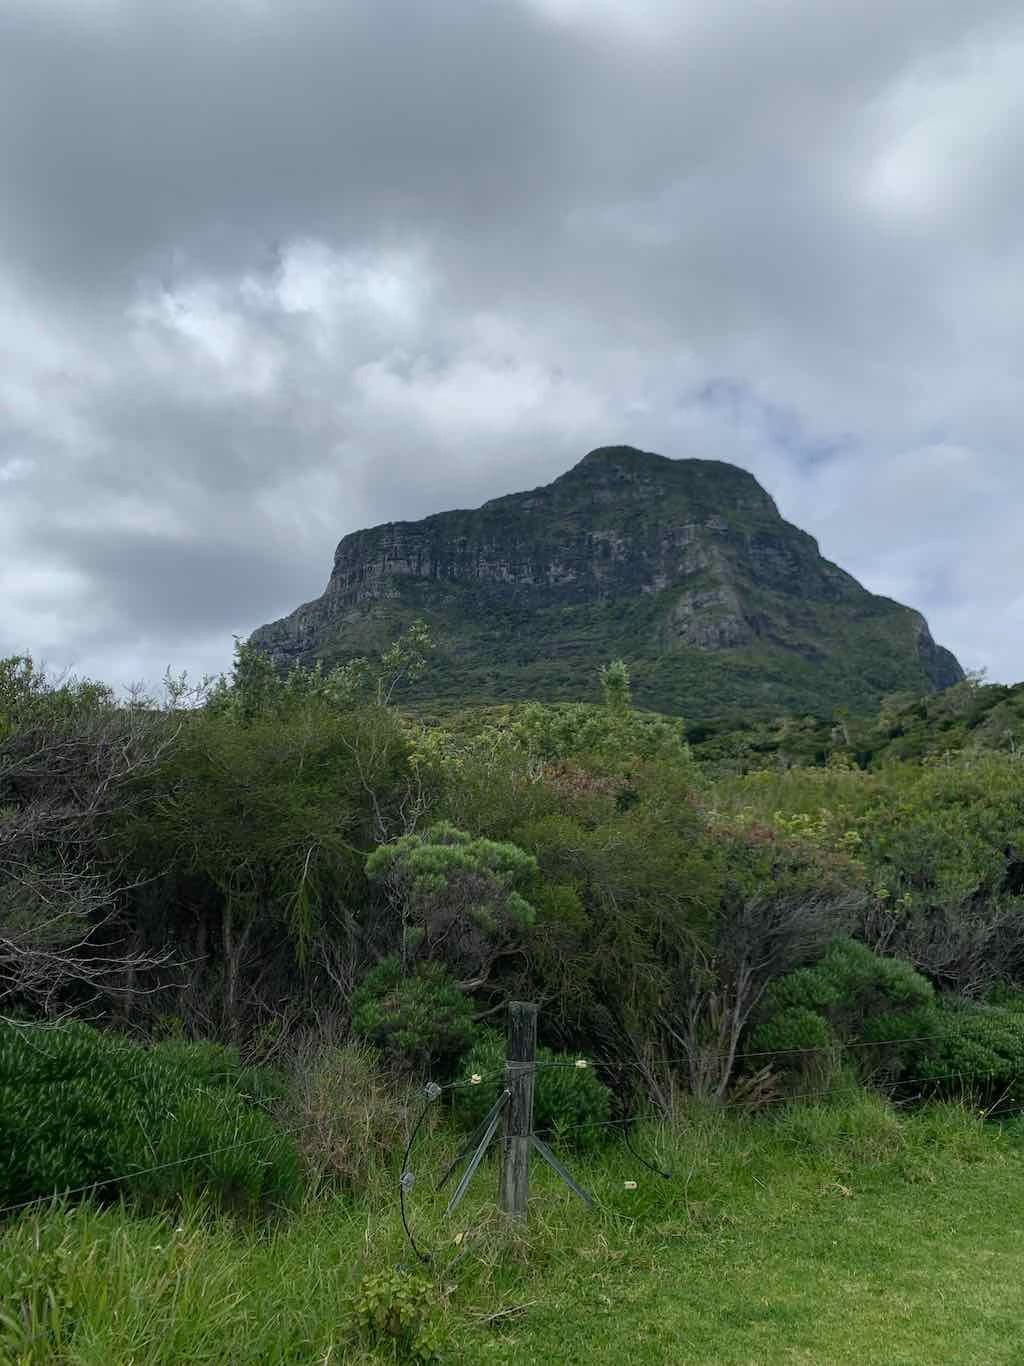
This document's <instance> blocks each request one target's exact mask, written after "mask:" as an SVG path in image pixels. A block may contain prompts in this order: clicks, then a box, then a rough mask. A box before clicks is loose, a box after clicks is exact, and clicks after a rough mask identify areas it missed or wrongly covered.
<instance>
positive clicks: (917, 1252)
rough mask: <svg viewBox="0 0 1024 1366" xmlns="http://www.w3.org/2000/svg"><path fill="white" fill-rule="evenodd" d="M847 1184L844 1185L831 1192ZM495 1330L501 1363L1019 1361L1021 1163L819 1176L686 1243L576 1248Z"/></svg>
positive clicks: (1023, 1349)
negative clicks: (501, 1334) (928, 1179)
mask: <svg viewBox="0 0 1024 1366" xmlns="http://www.w3.org/2000/svg"><path fill="white" fill-rule="evenodd" d="M844 1190H845V1191H850V1192H851V1193H850V1194H849V1195H847V1194H845V1193H844ZM575 1261H576V1264H575V1265H571V1264H567V1265H566V1266H565V1267H564V1269H563V1274H562V1275H560V1276H559V1277H557V1278H556V1279H555V1281H554V1283H553V1284H549V1285H548V1286H547V1287H546V1293H545V1294H544V1297H543V1299H542V1301H541V1303H540V1304H538V1305H536V1306H534V1307H533V1308H531V1309H530V1310H528V1311H527V1314H528V1317H527V1318H526V1321H525V1323H524V1325H523V1327H522V1328H521V1329H520V1330H519V1331H518V1332H515V1333H513V1334H510V1335H509V1336H508V1338H507V1339H506V1342H505V1345H504V1348H503V1352H502V1355H501V1356H500V1357H495V1356H494V1355H491V1356H489V1357H482V1358H481V1359H489V1360H496V1359H504V1360H506V1361H509V1362H531V1361H550V1362H565V1363H576V1362H579V1363H595V1362H618V1361H632V1362H634V1363H640V1362H694V1363H697V1362H709V1363H710V1362H722V1363H737V1366H738V1363H761V1362H815V1363H826V1362H836V1363H840V1362H841V1363H847V1362H849V1363H861V1364H862V1366H868V1363H879V1366H883V1363H884V1364H885V1366H897V1363H907V1364H908V1366H909V1363H915V1364H916V1363H938V1362H946V1363H952V1362H961V1363H965V1366H966V1363H979V1366H980V1363H996V1362H1021V1361H1024V1172H1021V1171H1019V1170H1018V1171H1014V1172H1013V1173H1012V1174H1011V1173H1008V1172H1007V1171H1005V1170H1001V1169H998V1168H997V1169H990V1168H988V1167H975V1168H969V1169H966V1170H960V1171H956V1172H953V1171H950V1172H948V1173H947V1174H946V1176H945V1179H943V1180H942V1181H939V1182H936V1183H935V1184H929V1185H926V1186H918V1185H907V1186H900V1185H898V1184H897V1183H894V1182H893V1181H891V1180H888V1181H887V1180H881V1181H880V1180H876V1181H874V1183H872V1181H871V1179H870V1175H868V1174H866V1175H865V1179H864V1182H863V1184H862V1185H861V1186H860V1187H859V1188H851V1187H849V1186H844V1189H839V1188H838V1186H836V1185H833V1186H831V1187H828V1186H823V1188H822V1189H821V1191H820V1192H819V1193H818V1194H817V1195H815V1194H814V1193H812V1192H809V1191H808V1192H805V1193H804V1194H803V1197H802V1198H799V1199H795V1200H793V1201H791V1202H788V1204H787V1202H786V1201H772V1200H764V1201H760V1202H758V1201H754V1202H752V1205H751V1208H750V1209H749V1211H746V1212H744V1213H743V1214H742V1215H740V1216H738V1217H737V1219H736V1222H735V1223H734V1224H732V1225H731V1226H727V1227H725V1228H723V1229H722V1230H721V1231H720V1232H719V1233H717V1234H715V1235H712V1236H708V1237H706V1238H705V1239H703V1240H702V1241H701V1242H700V1244H699V1245H698V1246H694V1244H693V1240H692V1238H690V1237H688V1236H687V1235H686V1234H685V1233H683V1232H680V1234H678V1235H676V1236H673V1233H672V1231H671V1229H670V1228H666V1229H665V1230H664V1231H663V1234H662V1236H661V1239H660V1241H657V1240H656V1241H655V1246H654V1247H652V1248H651V1249H650V1250H647V1249H645V1250H644V1252H642V1253H634V1254H633V1255H631V1256H630V1257H629V1258H628V1259H626V1258H624V1259H623V1261H622V1262H621V1263H620V1264H619V1265H618V1266H615V1265H612V1266H611V1267H609V1266H608V1265H607V1264H605V1265H599V1266H594V1265H593V1262H594V1261H598V1262H601V1261H604V1262H605V1263H606V1262H607V1257H604V1258H602V1257H601V1256H600V1254H598V1255H597V1256H596V1257H594V1256H593V1254H591V1253H590V1252H589V1250H587V1249H581V1255H579V1256H578V1257H577V1258H576V1259H575Z"/></svg>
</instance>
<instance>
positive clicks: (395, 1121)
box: [287, 1043, 409, 1193]
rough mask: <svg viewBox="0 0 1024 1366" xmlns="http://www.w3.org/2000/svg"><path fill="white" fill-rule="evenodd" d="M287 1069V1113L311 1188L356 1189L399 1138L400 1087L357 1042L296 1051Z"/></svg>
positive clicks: (404, 1112)
mask: <svg viewBox="0 0 1024 1366" xmlns="http://www.w3.org/2000/svg"><path fill="white" fill-rule="evenodd" d="M291 1071H292V1077H291V1085H290V1088H289V1095H288V1101H287V1109H288V1113H289V1118H294V1119H295V1121H296V1127H297V1130H298V1132H297V1134H296V1143H297V1144H298V1147H299V1151H300V1152H301V1154H302V1156H303V1158H304V1160H305V1163H306V1166H307V1169H308V1172H309V1178H310V1184H311V1186H312V1188H313V1190H314V1191H315V1192H317V1193H320V1192H323V1191H325V1190H342V1191H345V1192H348V1193H355V1192H359V1191H362V1190H363V1189H365V1187H366V1185H367V1184H368V1182H369V1180H370V1178H371V1176H372V1174H373V1172H374V1171H375V1170H379V1169H381V1168H384V1167H385V1166H388V1165H389V1164H391V1163H393V1162H394V1158H395V1152H396V1150H398V1149H400V1146H401V1144H402V1143H404V1142H405V1140H406V1137H407V1128H408V1119H409V1105H408V1087H407V1085H405V1084H403V1083H401V1082H399V1081H398V1079H397V1078H395V1077H393V1076H389V1075H387V1074H386V1073H385V1072H384V1071H383V1070H382V1068H381V1065H380V1057H379V1055H378V1054H377V1053H376V1052H375V1051H374V1050H373V1049H371V1048H367V1047H365V1046H363V1045H359V1044H347V1045H344V1046H342V1047H328V1048H323V1047H321V1046H319V1045H318V1044H316V1043H313V1044H311V1045H310V1046H309V1047H307V1048H305V1049H303V1048H301V1047H300V1049H299V1051H298V1053H297V1055H296V1056H294V1058H293V1062H292V1068H291Z"/></svg>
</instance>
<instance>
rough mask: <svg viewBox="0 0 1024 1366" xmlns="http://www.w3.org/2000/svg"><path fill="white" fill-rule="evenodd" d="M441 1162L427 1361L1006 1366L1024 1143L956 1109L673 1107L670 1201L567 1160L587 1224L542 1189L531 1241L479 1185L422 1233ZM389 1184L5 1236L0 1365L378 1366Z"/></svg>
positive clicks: (424, 1183)
mask: <svg viewBox="0 0 1024 1366" xmlns="http://www.w3.org/2000/svg"><path fill="white" fill-rule="evenodd" d="M451 1142H452V1140H451V1138H450V1137H449V1136H447V1135H446V1134H445V1133H444V1132H440V1131H439V1132H437V1133H435V1134H434V1135H428V1136H427V1139H426V1141H425V1144H424V1146H423V1147H422V1148H421V1149H420V1150H419V1151H418V1153H417V1154H416V1156H415V1159H414V1162H413V1166H414V1169H415V1171H416V1174H417V1184H416V1187H415V1189H414V1193H413V1197H412V1200H411V1202H410V1203H411V1207H412V1213H413V1220H414V1230H415V1232H416V1234H417V1236H418V1237H419V1238H420V1239H421V1240H422V1241H423V1243H424V1245H425V1246H427V1247H428V1248H430V1249H431V1251H432V1252H434V1254H435V1256H436V1261H435V1264H434V1266H433V1267H432V1268H431V1270H430V1272H429V1273H428V1278H429V1281H430V1284H431V1292H430V1294H431V1299H432V1302H433V1304H434V1311H433V1313H434V1317H435V1318H436V1321H437V1323H438V1325H439V1328H440V1332H441V1334H442V1338H443V1343H444V1348H443V1352H442V1355H441V1358H440V1359H441V1360H444V1361H452V1362H469V1363H476V1362H480V1363H484V1362H509V1363H516V1362H523V1363H527V1362H554V1363H561V1362H564V1363H575V1362H580V1363H588V1366H589V1364H590V1363H598V1362H609V1363H611V1362H620V1361H623V1360H626V1361H629V1362H630V1363H632V1364H633V1366H640V1364H642V1363H648V1362H650V1363H655V1362H657V1363H667V1362H671V1363H677V1362H682V1363H704V1362H707V1363H711V1362H715V1363H720V1362H721V1363H772V1362H814V1363H816V1364H817V1363H846V1362H851V1363H852V1362H856V1363H858V1366H870V1363H876V1362H877V1363H883V1362H884V1363H886V1366H893V1364H894V1363H898V1364H902V1363H907V1364H908V1366H909V1364H910V1363H929V1366H931V1363H935V1362H940V1361H941V1362H962V1363H998V1362H1017V1361H1020V1360H1021V1346H1020V1342H1021V1335H1022V1330H1024V1309H1021V1307H1020V1292H1019V1286H1020V1283H1021V1281H1022V1279H1024V1139H1022V1137H1021V1136H1019V1135H1018V1134H1016V1133H1015V1132H1013V1131H1012V1126H1011V1127H1008V1128H1007V1130H1004V1131H1001V1130H999V1129H997V1128H996V1127H995V1126H991V1125H989V1126H984V1125H982V1123H981V1122H980V1120H979V1119H978V1117H977V1116H972V1115H971V1114H969V1113H968V1112H966V1111H964V1110H960V1109H958V1108H957V1107H955V1106H936V1107H931V1108H930V1109H928V1110H925V1111H922V1112H921V1113H920V1114H918V1115H916V1116H910V1117H900V1116H897V1114H896V1113H895V1112H894V1111H892V1110H890V1109H889V1108H887V1107H886V1106H885V1105H884V1104H883V1103H882V1102H880V1101H876V1100H873V1099H870V1098H866V1097H860V1096H855V1097H853V1098H852V1099H851V1100H849V1101H848V1102H846V1103H837V1104H835V1105H831V1106H817V1107H807V1106H804V1107H799V1108H797V1107H794V1108H793V1109H791V1110H786V1111H782V1112H779V1113H777V1114H774V1115H769V1116H766V1117H762V1118H759V1119H753V1120H743V1119H740V1118H739V1117H736V1116H731V1117H730V1116H725V1117H723V1116H721V1115H718V1116H715V1115H709V1114H703V1113H700V1112H691V1114H690V1115H689V1116H688V1117H686V1118H684V1119H683V1120H682V1121H681V1122H680V1124H679V1126H678V1127H677V1129H676V1130H675V1131H673V1132H669V1131H668V1130H665V1129H655V1128H653V1127H651V1128H648V1129H647V1130H646V1131H644V1132H643V1133H642V1134H641V1135H639V1136H638V1138H637V1140H636V1143H637V1145H638V1146H639V1147H640V1150H641V1151H645V1152H648V1153H651V1154H656V1155H657V1157H658V1158H659V1159H660V1160H661V1161H667V1162H669V1163H670V1164H671V1167H672V1169H673V1171H674V1178H673V1180H672V1181H671V1182H668V1181H664V1180H662V1179H661V1178H659V1177H657V1176H654V1175H651V1174H650V1173H648V1172H646V1171H645V1170H644V1169H643V1168H642V1167H640V1166H639V1164H638V1163H637V1162H636V1161H635V1160H634V1159H633V1158H632V1157H631V1156H630V1154H629V1153H628V1152H627V1151H626V1150H625V1149H623V1148H621V1147H619V1146H618V1145H613V1146H612V1147H611V1148H609V1149H608V1150H607V1151H606V1152H605V1154H604V1155H603V1156H602V1157H600V1158H594V1159H591V1160H590V1161H588V1162H586V1163H584V1162H582V1161H579V1160H576V1161H572V1166H573V1170H574V1172H575V1173H576V1175H577V1176H578V1178H579V1179H580V1180H581V1181H582V1182H583V1184H585V1185H586V1186H587V1187H588V1188H589V1189H590V1190H591V1191H592V1192H593V1194H594V1197H595V1203H596V1208H595V1210H594V1212H592V1213H591V1212H588V1211H587V1210H586V1209H584V1207H583V1206H582V1205H581V1204H579V1203H578V1202H577V1201H576V1200H575V1199H574V1198H573V1197H572V1196H571V1195H570V1194H569V1193H568V1192H567V1191H565V1190H564V1188H562V1187H560V1186H559V1185H558V1183H557V1182H556V1181H555V1179H554V1178H553V1177H552V1176H551V1175H550V1174H549V1173H548V1172H547V1171H546V1169H540V1170H538V1171H536V1173H535V1179H534V1183H533V1190H532V1200H531V1219H530V1224H529V1227H528V1229H527V1230H526V1232H525V1233H522V1232H520V1231H517V1230H515V1229H510V1228H509V1227H508V1226H507V1225H506V1224H505V1223H504V1221H503V1220H502V1219H501V1218H500V1216H498V1215H497V1213H496V1211H495V1210H494V1208H493V1206H492V1205H491V1203H490V1197H491V1195H492V1193H493V1188H494V1181H495V1173H494V1169H493V1167H492V1166H486V1165H485V1166H484V1167H483V1168H481V1170H480V1172H479V1173H478V1175H477V1178H476V1180H475V1182H474V1185H473V1187H472V1189H471V1195H470V1197H469V1198H467V1201H466V1203H465V1205H464V1206H463V1207H462V1208H460V1210H459V1211H458V1214H457V1216H456V1218H455V1219H454V1220H452V1221H450V1222H449V1223H447V1224H446V1223H444V1222H443V1221H442V1220H441V1219H440V1217H439V1215H440V1209H441V1207H442V1202H443V1198H444V1197H443V1196H442V1197H438V1198H434V1197H432V1196H431V1194H430V1190H429V1181H428V1177H429V1175H430V1173H431V1172H435V1171H438V1170H439V1169H440V1166H441V1163H442V1160H443V1157H444V1154H445V1152H447V1151H450V1148H451ZM394 1175H395V1174H394V1173H387V1174H385V1173H381V1175H380V1179H379V1182H378V1184H377V1186H376V1188H375V1190H374V1191H373V1192H372V1193H371V1195H370V1196H369V1197H368V1198H367V1199H366V1200H365V1201H361V1202H358V1203H348V1204H346V1203H344V1202H342V1201H335V1202H331V1203H321V1204H315V1205H310V1206H309V1207H308V1208H307V1209H305V1210H304V1211H303V1212H302V1213H301V1214H299V1215H296V1216H293V1217H291V1218H289V1219H287V1220H285V1221H283V1222H281V1223H279V1224H278V1225H277V1226H276V1227H270V1228H264V1229H262V1230H259V1229H256V1228H246V1227H243V1226H241V1225H238V1224H237V1223H232V1222H230V1221H228V1220H225V1219H214V1218H212V1217H209V1216H206V1215H204V1214H203V1212H202V1211H201V1210H193V1211H191V1212H189V1213H187V1214H185V1215H183V1216H180V1217H179V1218H177V1219H176V1220H161V1219H158V1218H152V1217H151V1218H147V1219H137V1218H132V1217H131V1216H129V1215H128V1214H127V1213H126V1212H125V1211H123V1210H120V1209H110V1210H106V1211H98V1210H95V1209H92V1208H90V1207H83V1208H81V1209H79V1210H77V1211H74V1210H51V1211H47V1212H45V1213H42V1214H35V1215H33V1216H31V1217H28V1218H23V1219H21V1220H20V1221H19V1222H17V1223H14V1224H11V1225H10V1226H9V1227H8V1230H7V1232H6V1234H5V1235H4V1237H3V1239H2V1240H0V1292H2V1298H0V1306H2V1307H0V1316H2V1317H0V1361H3V1362H5V1363H7V1362H10V1363H19V1364H26V1363H28V1364H31V1366H36V1364H37V1363H44V1362H45V1363H49V1362H53V1363H57V1362H59V1363H62V1366H72V1364H74V1366H78V1364H79V1363H82V1364H83V1366H84V1364H86V1363H87V1364H88V1366H100V1363H103V1366H108V1363H128V1362H131V1363H133V1366H150V1363H153V1366H155V1364H156V1363H169V1362H204V1363H213V1362H216V1363H240V1362H261V1363H263V1362H266V1363H315V1362H321V1363H326V1362H361V1361H365V1362H369V1361H386V1360H392V1361H394V1360H395V1359H396V1357H395V1354H394V1352H391V1353H390V1354H389V1352H388V1350H387V1344H386V1343H385V1344H384V1345H381V1343H380V1342H379V1341H378V1342H377V1344H376V1345H374V1343H373V1342H372V1341H371V1340H370V1339H368V1338H366V1337H364V1336H362V1335H361V1334H360V1331H359V1329H358V1327H357V1321H356V1315H355V1302H356V1296H357V1294H358V1287H359V1282H360V1280H361V1278H362V1276H363V1275H364V1274H365V1272H366V1271H367V1270H379V1269H381V1268H388V1267H394V1266H395V1264H396V1263H399V1262H402V1263H405V1264H406V1265H407V1266H408V1265H410V1264H411V1263H412V1258H411V1256H410V1254H409V1252H408V1249H407V1247H406V1246H405V1244H404V1241H403V1239H402V1235H401V1229H400V1226H399V1224H398V1220H397V1209H396V1201H395V1198H394ZM627 1180H632V1181H636V1183H637V1189H636V1190H635V1191H632V1190H627V1189H626V1188H625V1185H624V1182H625V1181H627ZM459 1235H463V1236H462V1237H461V1239H460V1240H459V1241H456V1239H457V1238H459ZM495 1316H496V1317H495ZM398 1359H401V1358H398Z"/></svg>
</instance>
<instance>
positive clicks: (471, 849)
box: [366, 822, 537, 930]
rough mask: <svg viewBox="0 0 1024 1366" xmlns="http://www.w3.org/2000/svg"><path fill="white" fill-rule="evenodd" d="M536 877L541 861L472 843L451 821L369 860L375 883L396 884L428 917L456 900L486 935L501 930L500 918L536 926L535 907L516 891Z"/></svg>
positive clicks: (494, 844)
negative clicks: (439, 904) (498, 924)
mask: <svg viewBox="0 0 1024 1366" xmlns="http://www.w3.org/2000/svg"><path fill="white" fill-rule="evenodd" d="M536 872H537V860H536V859H535V858H533V857H532V856H531V855H529V854H527V853H524V852H523V850H522V849H519V848H517V847H516V846H515V845H514V844H509V843H501V842H498V841H496V840H489V839H479V838H474V837H473V836H472V835H470V834H467V833H466V831H464V830H458V829H456V827H455V826H454V825H452V824H450V823H449V822H442V823H440V824H437V825H434V826H432V827H431V828H430V829H429V830H426V831H424V833H423V834H422V835H403V836H402V837H401V838H400V839H397V840H395V841H394V843H392V844H383V845H381V846H380V848H379V849H376V850H374V852H373V853H372V854H371V855H370V857H369V858H368V859H367V860H366V875H367V877H368V878H369V879H370V881H371V882H386V881H391V882H393V883H397V884H398V885H399V886H400V888H401V891H402V894H403V895H404V897H405V898H406V899H407V900H408V901H409V902H411V903H412V904H413V905H417V906H419V907H420V908H421V913H422V914H423V915H424V916H425V915H427V914H429V910H430V909H431V908H433V907H435V906H437V905H438V903H439V902H442V901H443V900H445V899H450V898H458V899H460V900H465V902H466V909H467V914H468V915H469V917H470V918H471V919H472V920H473V921H474V923H475V924H477V925H478V926H480V927H481V928H483V929H487V930H494V929H496V928H497V921H498V916H499V914H501V913H504V914H505V915H507V916H508V917H510V918H511V919H512V920H513V921H516V922H517V923H518V924H519V925H522V926H526V925H529V924H531V923H532V922H533V918H534V908H533V907H532V906H531V905H530V903H529V902H528V901H527V900H526V899H525V898H524V897H523V896H521V895H520V894H519V892H518V891H517V890H516V888H517V886H522V885H525V884H527V883H529V882H530V881H532V879H533V878H534V877H535V875H536Z"/></svg>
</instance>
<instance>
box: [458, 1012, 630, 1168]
mask: <svg viewBox="0 0 1024 1366" xmlns="http://www.w3.org/2000/svg"><path fill="white" fill-rule="evenodd" d="M575 1061H576V1059H575V1058H574V1057H573V1056H572V1055H571V1054H568V1053H555V1052H553V1051H552V1050H551V1049H550V1048H538V1049H537V1062H538V1063H539V1064H541V1065H540V1066H538V1068H537V1072H536V1075H535V1079H534V1087H533V1121H534V1129H535V1130H536V1132H537V1133H538V1134H540V1135H541V1136H542V1137H552V1138H564V1139H565V1140H566V1141H567V1142H569V1143H571V1144H572V1145H573V1146H574V1147H577V1148H580V1149H588V1148H595V1147H598V1146H600V1145H601V1144H602V1143H604V1142H606V1141H607V1139H608V1137H609V1134H610V1133H611V1132H612V1131H611V1130H610V1128H609V1127H608V1125H607V1124H606V1121H607V1119H608V1117H609V1114H610V1111H611V1092H610V1091H609V1089H608V1087H607V1086H605V1084H604V1083H603V1082H602V1081H600V1080H599V1079H598V1078H597V1077H596V1076H595V1075H594V1073H593V1072H592V1071H591V1070H590V1068H589V1067H588V1068H577V1067H575V1066H574V1065H573V1064H574V1063H575ZM552 1063H554V1064H557V1065H556V1066H550V1064H552ZM543 1064H549V1065H548V1066H544V1065H543ZM504 1067H505V1042H504V1040H503V1039H502V1037H501V1035H500V1034H498V1033H496V1032H495V1031H494V1030H490V1029H488V1030H484V1031H482V1033H481V1036H480V1038H479V1039H478V1041H477V1042H476V1043H475V1044H474V1045H473V1047H472V1049H471V1050H470V1051H469V1053H468V1054H467V1056H466V1057H465V1058H464V1059H463V1064H462V1070H463V1071H464V1072H465V1074H466V1077H467V1078H468V1077H472V1076H479V1077H480V1078H481V1081H480V1083H479V1084H477V1085H470V1086H460V1087H459V1088H457V1089H456V1090H455V1091H454V1092H453V1094H454V1097H455V1101H454V1104H455V1112H456V1114H457V1115H458V1117H459V1118H460V1120H462V1121H463V1122H464V1123H466V1124H467V1125H469V1126H472V1125H476V1124H479V1123H480V1122H481V1120H482V1119H483V1118H484V1116H485V1115H486V1114H487V1112H488V1110H489V1109H490V1108H491V1106H492V1105H493V1104H494V1102H495V1101H496V1100H497V1099H498V1096H499V1094H500V1093H501V1089H502V1086H503V1079H502V1072H503V1070H504ZM580 1126H582V1127H580Z"/></svg>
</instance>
